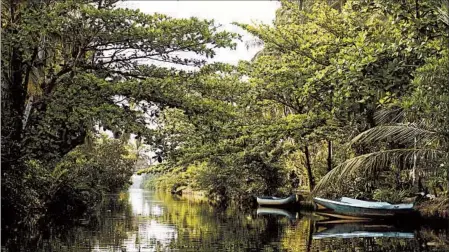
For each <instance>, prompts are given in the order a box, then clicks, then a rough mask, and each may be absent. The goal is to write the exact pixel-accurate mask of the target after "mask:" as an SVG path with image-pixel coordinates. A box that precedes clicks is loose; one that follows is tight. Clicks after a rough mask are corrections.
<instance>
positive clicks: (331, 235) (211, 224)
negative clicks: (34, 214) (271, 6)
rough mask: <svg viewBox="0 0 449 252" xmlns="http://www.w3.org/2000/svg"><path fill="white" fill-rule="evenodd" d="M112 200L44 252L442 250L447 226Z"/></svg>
mask: <svg viewBox="0 0 449 252" xmlns="http://www.w3.org/2000/svg"><path fill="white" fill-rule="evenodd" d="M116 197H117V196H116ZM118 198H119V200H121V201H124V202H125V203H126V204H121V207H117V205H115V204H110V205H109V206H107V207H106V210H105V213H104V214H103V215H102V217H101V218H100V219H99V224H98V227H97V229H96V230H95V231H92V230H89V229H88V228H77V229H75V230H74V231H72V233H71V235H70V237H69V238H68V239H66V240H65V241H64V242H58V243H56V242H54V241H53V242H51V241H50V242H49V244H51V245H49V246H48V248H47V249H46V251H76V252H81V251H86V252H87V251H95V252H100V251H101V252H103V251H104V252H111V251H119V252H125V251H126V252H137V251H140V252H147V251H195V252H198V251H449V244H448V241H449V237H448V232H447V227H446V228H440V229H435V228H429V227H423V226H421V227H412V228H411V227H401V226H392V225H389V224H382V223H380V224H379V223H364V224H354V223H345V224H326V223H323V220H320V219H319V218H318V216H315V215H314V214H312V213H302V212H291V211H285V210H280V209H269V208H268V209H267V208H262V209H258V210H257V211H256V210H254V211H253V212H251V213H241V212H238V211H233V210H230V209H228V210H225V211H223V210H217V209H214V208H213V207H211V206H209V205H208V204H206V203H198V202H196V203H195V202H192V201H191V200H187V199H185V198H180V197H176V196H172V195H170V194H167V193H162V192H154V191H148V190H143V189H135V188H134V189H130V190H129V191H128V192H127V193H123V194H120V195H118ZM123 205H124V207H123Z"/></svg>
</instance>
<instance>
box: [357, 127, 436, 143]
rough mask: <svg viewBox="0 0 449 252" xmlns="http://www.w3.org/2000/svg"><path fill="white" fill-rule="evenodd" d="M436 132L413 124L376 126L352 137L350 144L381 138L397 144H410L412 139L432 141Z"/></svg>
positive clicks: (369, 141)
mask: <svg viewBox="0 0 449 252" xmlns="http://www.w3.org/2000/svg"><path fill="white" fill-rule="evenodd" d="M437 136H438V134H437V133H436V132H434V131H431V130H427V129H423V128H420V127H416V126H415V125H412V124H410V125H406V124H397V125H384V126H377V127H374V128H371V129H369V130H366V131H364V132H362V133H360V134H359V135H358V136H356V137H354V138H353V139H352V140H351V142H350V144H351V145H352V144H354V143H368V144H371V143H375V142H379V141H383V140H391V141H394V142H395V143H398V144H410V143H414V141H415V140H416V141H420V140H422V139H426V140H427V141H432V140H435V139H436V138H437Z"/></svg>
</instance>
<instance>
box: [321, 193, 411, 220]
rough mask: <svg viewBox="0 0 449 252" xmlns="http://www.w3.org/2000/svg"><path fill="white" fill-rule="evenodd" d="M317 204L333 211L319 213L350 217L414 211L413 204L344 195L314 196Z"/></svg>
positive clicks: (375, 216) (386, 216) (384, 216)
mask: <svg viewBox="0 0 449 252" xmlns="http://www.w3.org/2000/svg"><path fill="white" fill-rule="evenodd" d="M313 200H314V201H315V203H316V204H318V205H320V206H323V207H325V208H327V209H330V210H331V211H318V212H317V213H318V214H321V215H324V216H328V217H336V218H350V219H373V218H376V219H378V218H380V219H384V218H392V217H397V216H400V215H408V214H412V213H414V209H413V204H390V203H388V202H373V201H364V200H357V199H352V198H347V197H342V198H341V199H339V200H329V199H323V198H318V197H316V198H314V199H313Z"/></svg>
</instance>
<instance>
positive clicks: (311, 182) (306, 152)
mask: <svg viewBox="0 0 449 252" xmlns="http://www.w3.org/2000/svg"><path fill="white" fill-rule="evenodd" d="M304 155H305V156H306V169H307V177H308V179H309V189H310V191H312V190H313V188H315V178H314V177H313V173H312V164H311V162H310V153H309V147H308V146H307V145H306V146H304Z"/></svg>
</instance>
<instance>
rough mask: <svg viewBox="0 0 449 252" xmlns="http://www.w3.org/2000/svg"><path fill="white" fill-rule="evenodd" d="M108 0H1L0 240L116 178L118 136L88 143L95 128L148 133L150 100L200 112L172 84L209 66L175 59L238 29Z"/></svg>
mask: <svg viewBox="0 0 449 252" xmlns="http://www.w3.org/2000/svg"><path fill="white" fill-rule="evenodd" d="M116 2H117V1H109V0H108V1H103V0H92V1H90V0H88V1H85V0H66V1H15V0H14V1H8V0H5V1H3V0H2V13H1V14H2V15H1V19H2V73H1V80H2V129H1V130H2V133H1V134H2V141H1V144H2V152H1V154H2V158H1V160H2V234H4V236H3V237H4V239H2V242H3V241H7V240H8V239H7V238H8V237H7V236H6V234H8V236H16V235H18V232H19V230H22V229H25V230H29V228H31V227H34V226H36V225H35V224H36V223H41V224H45V223H46V222H47V219H46V216H48V215H50V214H52V213H51V211H52V210H55V212H54V213H57V214H62V213H66V212H67V213H69V214H70V212H71V211H72V210H73V209H72V208H75V210H74V211H75V212H76V213H77V214H76V216H67V218H68V219H70V218H76V217H77V216H78V215H79V214H84V212H85V210H86V206H87V205H88V208H90V207H93V205H95V204H94V203H95V202H96V201H97V198H98V197H97V196H99V195H97V194H98V193H99V194H102V193H107V192H115V191H117V190H119V189H122V188H123V187H124V186H126V184H127V182H126V181H128V180H129V178H130V176H131V173H130V172H129V169H128V168H129V163H128V160H127V159H126V158H124V157H122V156H123V155H125V154H126V153H125V152H123V149H122V148H123V146H124V145H125V144H126V143H115V142H111V143H109V142H108V141H107V140H104V141H105V142H104V143H103V144H101V145H100V146H101V148H100V147H99V148H97V149H95V148H96V147H92V143H94V142H96V141H97V140H96V139H98V138H99V137H100V136H99V135H98V132H99V129H101V128H102V129H105V130H110V131H112V132H113V133H114V135H115V136H116V137H120V136H129V134H130V133H134V134H136V135H137V138H138V139H142V138H145V139H146V140H147V141H151V132H152V130H151V129H150V128H148V127H147V125H148V124H149V123H150V122H151V120H152V119H153V118H156V117H157V116H158V114H157V111H156V110H155V108H159V109H161V108H163V107H165V106H170V107H182V108H183V109H184V110H185V111H188V112H191V113H207V111H206V110H207V108H201V107H199V106H198V105H197V104H196V102H197V101H196V99H194V97H182V96H180V95H179V94H180V93H179V92H184V91H185V90H187V89H190V88H194V86H195V83H196V82H198V81H200V79H201V76H202V75H203V73H204V72H206V73H207V72H208V71H209V72H211V71H215V69H216V68H215V67H214V66H210V67H209V68H208V69H205V70H204V71H203V72H193V71H187V70H178V69H177V68H175V67H174V66H175V65H183V66H185V68H187V69H188V68H198V67H199V66H202V65H204V64H205V63H206V59H207V58H211V57H213V56H214V55H215V51H214V50H215V49H216V48H223V47H230V48H232V47H235V42H234V41H233V40H234V39H236V38H238V37H239V36H238V35H236V34H231V33H229V32H226V31H219V30H218V28H219V26H218V25H216V24H215V23H214V22H213V21H208V20H199V19H197V18H189V19H173V18H170V17H168V16H165V15H162V14H154V15H147V14H144V13H142V12H140V11H138V10H129V9H123V8H116ZM181 52H184V53H187V55H188V56H186V57H185V56H183V55H179V53H181ZM192 56H193V57H192ZM161 63H165V65H164V66H161ZM139 141H140V140H139ZM83 144H84V145H83ZM81 145H83V146H84V147H79V146H81ZM88 146H90V147H88ZM80 148H81V149H80ZM85 148H94V149H95V150H87V149H85ZM55 190H56V191H55ZM86 192H87V193H86ZM92 192H94V193H92ZM59 193H60V194H61V195H60V196H61V197H56V198H55V197H54V195H55V194H59ZM62 196H64V197H62ZM89 197H93V198H94V199H87V200H86V198H89ZM60 200H63V201H64V202H60ZM65 200H67V202H66V201H65ZM50 206H54V207H55V209H53V208H52V207H50ZM56 208H57V209H56ZM78 210H79V211H78ZM60 217H61V218H63V217H62V216H60ZM44 226H46V225H44Z"/></svg>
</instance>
